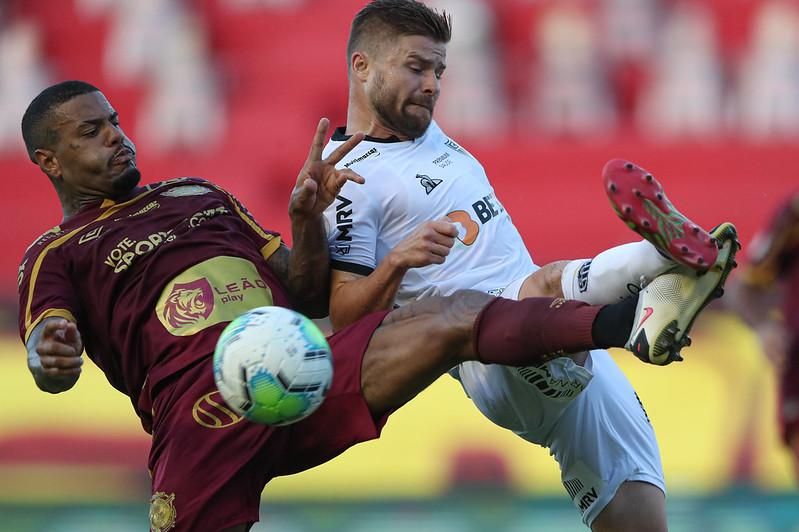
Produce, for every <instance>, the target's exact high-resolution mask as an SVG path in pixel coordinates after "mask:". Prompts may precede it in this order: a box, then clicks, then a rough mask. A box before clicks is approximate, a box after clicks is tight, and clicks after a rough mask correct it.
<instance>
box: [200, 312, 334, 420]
mask: <svg viewBox="0 0 799 532" xmlns="http://www.w3.org/2000/svg"><path fill="white" fill-rule="evenodd" d="M214 381H215V382H216V386H217V388H218V389H219V392H220V393H221V394H222V398H223V399H224V400H225V402H226V403H227V404H228V406H230V408H232V409H233V410H234V411H235V412H236V413H237V414H239V415H241V416H244V417H245V418H247V419H249V420H250V421H255V422H258V423H265V424H267V425H289V424H291V423H294V422H297V421H299V420H301V419H303V418H305V417H307V416H309V415H311V413H313V412H314V411H315V410H316V409H317V408H319V405H321V404H322V401H323V400H324V398H325V394H327V390H328V389H329V388H330V385H331V383H332V382H333V361H332V357H331V355H330V346H329V345H328V344H327V340H326V339H325V336H324V334H322V331H320V330H319V328H318V327H317V326H316V325H314V323H313V322H312V321H311V320H309V319H308V318H306V317H305V316H303V315H301V314H298V313H297V312H294V311H293V310H289V309H287V308H282V307H259V308H256V309H253V310H250V311H249V312H246V313H245V314H242V315H241V316H239V317H238V318H236V319H235V320H233V321H232V322H230V324H228V326H227V327H226V328H225V330H224V331H222V335H221V336H220V337H219V340H218V341H217V344H216V350H215V351H214Z"/></svg>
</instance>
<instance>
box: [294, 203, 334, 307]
mask: <svg viewBox="0 0 799 532" xmlns="http://www.w3.org/2000/svg"><path fill="white" fill-rule="evenodd" d="M291 234H292V239H293V247H292V249H291V253H290V255H289V262H288V279H287V283H288V285H289V286H288V288H289V290H290V292H291V293H292V294H293V296H294V298H295V303H296V304H297V305H298V307H299V310H301V311H302V312H304V313H306V314H308V315H309V316H311V317H322V316H326V315H327V310H328V301H329V295H330V256H329V254H328V250H327V239H326V237H325V230H324V224H323V222H322V218H321V217H316V219H313V220H292V224H291Z"/></svg>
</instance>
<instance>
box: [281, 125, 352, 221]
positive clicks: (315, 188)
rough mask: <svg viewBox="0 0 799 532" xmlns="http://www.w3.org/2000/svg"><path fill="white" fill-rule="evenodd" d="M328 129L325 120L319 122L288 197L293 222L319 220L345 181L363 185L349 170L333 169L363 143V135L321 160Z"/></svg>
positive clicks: (348, 141)
mask: <svg viewBox="0 0 799 532" xmlns="http://www.w3.org/2000/svg"><path fill="white" fill-rule="evenodd" d="M329 126H330V122H329V121H328V119H327V118H322V119H321V120H320V121H319V125H318V126H317V127H316V133H315V134H314V138H313V142H312V143H311V150H310V152H309V153H308V158H307V159H306V160H305V164H304V165H303V167H302V170H300V173H299V176H297V183H296V184H295V186H294V190H293V191H292V193H291V200H290V201H289V216H291V218H292V219H296V218H303V217H314V216H321V214H322V212H324V210H325V209H326V208H327V207H328V206H329V205H330V204H332V203H333V200H335V199H336V196H337V195H338V193H339V192H340V191H341V188H342V187H343V186H344V183H346V182H347V181H354V182H356V183H360V184H363V183H364V179H363V178H362V177H361V176H359V175H358V174H356V173H355V172H353V171H352V170H349V169H341V170H338V169H336V164H338V163H339V161H341V159H343V158H344V156H345V155H347V154H348V153H349V152H350V151H351V150H352V149H353V148H355V146H357V145H358V144H359V143H360V142H361V141H362V140H363V138H364V135H363V133H356V134H355V135H353V136H352V137H350V139H349V140H347V142H345V143H344V144H342V145H341V146H339V147H338V148H337V149H336V150H335V151H334V152H333V153H331V154H330V155H329V156H328V157H327V158H325V159H322V149H323V147H324V143H325V138H326V136H327V132H328V128H329Z"/></svg>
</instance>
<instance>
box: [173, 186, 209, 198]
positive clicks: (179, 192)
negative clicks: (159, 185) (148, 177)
mask: <svg viewBox="0 0 799 532" xmlns="http://www.w3.org/2000/svg"><path fill="white" fill-rule="evenodd" d="M210 192H211V189H210V188H208V187H204V186H201V185H183V186H180V187H175V188H170V189H169V190H165V191H163V192H161V195H162V196H169V197H171V198H179V197H182V196H202V195H203V194H208V193H210Z"/></svg>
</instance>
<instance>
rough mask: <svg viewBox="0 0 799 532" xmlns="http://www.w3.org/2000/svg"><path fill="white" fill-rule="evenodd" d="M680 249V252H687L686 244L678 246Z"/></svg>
mask: <svg viewBox="0 0 799 532" xmlns="http://www.w3.org/2000/svg"><path fill="white" fill-rule="evenodd" d="M680 251H682V252H683V254H686V253H688V246H683V247H681V248H680Z"/></svg>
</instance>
